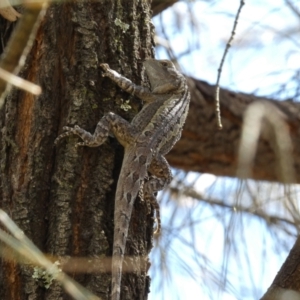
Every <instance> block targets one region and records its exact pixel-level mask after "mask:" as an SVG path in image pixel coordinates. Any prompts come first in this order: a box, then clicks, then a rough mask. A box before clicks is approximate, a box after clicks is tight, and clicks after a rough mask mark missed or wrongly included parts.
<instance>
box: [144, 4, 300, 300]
mask: <svg viewBox="0 0 300 300" xmlns="http://www.w3.org/2000/svg"><path fill="white" fill-rule="evenodd" d="M294 2H295V3H296V1H294ZM239 4H240V1H238V0H235V1H233V0H231V1H225V0H220V1H194V2H192V4H191V6H190V7H188V5H187V4H186V1H182V2H179V3H176V4H175V5H174V6H173V7H172V8H171V9H169V10H167V11H165V12H164V13H163V14H162V16H158V17H156V18H154V20H153V22H154V25H155V26H156V29H157V35H158V42H159V43H161V44H163V45H167V43H170V48H171V49H172V50H173V51H174V52H173V54H174V55H175V56H176V57H177V56H180V58H179V62H180V66H181V68H182V71H183V72H184V73H185V74H187V75H190V76H193V77H195V78H199V79H202V80H205V81H208V82H209V83H212V84H214V83H215V82H216V79H217V69H218V67H219V64H220V61H221V57H222V55H223V52H224V48H225V45H226V42H227V40H228V39H229V37H230V34H231V30H232V28H233V22H234V17H235V14H236V12H237V10H238V7H239ZM298 9H299V11H300V4H298ZM191 17H192V20H193V29H191V28H192V26H191ZM161 21H162V22H163V24H165V26H164V31H163V30H161V29H160V22H161ZM299 33H300V20H299V18H297V17H296V16H295V15H294V14H293V13H291V11H290V10H289V9H287V7H286V5H285V2H284V1H280V0H272V1H271V0H264V1H259V0H252V1H246V5H245V6H244V7H243V9H242V12H241V16H240V19H239V21H238V27H237V30H236V34H235V39H234V42H233V45H232V47H231V48H230V50H229V54H228V56H227V58H226V62H225V64H224V68H223V72H222V75H221V86H222V87H225V88H228V89H231V90H235V91H241V92H245V93H255V94H256V95H261V96H269V97H274V99H287V98H289V97H293V96H294V94H295V84H294V83H293V81H292V80H291V78H292V76H294V74H296V72H297V71H298V70H299V67H300V39H299ZM167 38H168V39H167ZM191 48H194V50H193V51H192V52H191V53H187V52H188V51H187V50H189V49H191ZM168 54H170V51H169V53H168V51H167V50H166V48H164V47H162V46H159V47H157V51H156V56H157V58H160V59H162V58H168V57H169V55H168ZM298 77H299V75H298ZM298 79H299V78H298ZM284 84H286V86H285V89H282V92H281V93H278V90H279V88H280V87H282V86H283V85H284ZM296 100H297V99H296ZM198 177H199V174H195V173H191V174H189V175H188V177H187V179H186V180H187V182H189V183H193V182H194V185H193V186H194V187H195V188H196V189H197V191H198V192H199V193H202V194H210V195H213V196H214V197H217V198H218V199H224V198H223V197H224V195H226V197H227V198H226V200H227V201H233V199H235V198H236V197H237V195H236V192H237V190H238V187H239V182H238V181H237V180H233V179H228V178H219V179H216V177H215V176H213V175H208V174H204V175H202V176H200V177H199V178H198ZM216 180H217V183H216ZM249 185H250V188H251V182H250V184H249ZM252 186H253V188H255V189H257V185H256V184H254V183H253V184H252ZM261 189H262V191H263V192H262V193H261V194H260V196H259V197H260V198H261V201H266V202H267V201H268V199H270V197H271V195H272V196H274V195H277V196H278V197H277V198H278V199H279V200H278V202H276V204H275V203H273V205H271V206H270V207H269V209H273V210H274V211H275V212H277V211H278V210H279V211H283V208H282V207H281V206H280V205H281V204H282V203H281V202H280V201H281V200H280V199H281V197H282V198H283V190H282V188H281V187H280V185H273V186H272V187H270V185H268V184H266V183H262V188H261ZM161 197H162V204H161V215H162V223H163V225H165V226H166V228H167V229H166V230H165V232H164V233H163V235H164V236H163V239H164V242H162V243H161V247H162V249H158V250H157V248H155V249H154V251H153V252H152V261H153V262H152V265H153V267H152V269H151V276H152V288H151V290H152V292H151V293H150V297H149V299H150V300H154V299H179V300H182V299H201V300H206V299H216V300H218V299H222V300H236V299H237V298H236V296H233V295H232V294H236V291H234V292H232V293H221V292H219V293H217V288H216V284H215V285H214V283H213V282H214V279H215V277H216V276H217V274H216V273H209V272H208V271H207V270H208V269H209V268H207V269H205V267H206V266H213V267H214V268H215V270H216V272H217V270H220V269H221V270H222V266H227V265H228V266H230V268H229V269H228V270H227V272H228V273H226V276H227V277H228V278H230V280H231V282H232V283H233V286H230V284H228V283H227V285H226V286H227V288H228V289H229V290H236V289H237V290H238V291H237V293H238V294H240V295H241V298H240V299H243V300H244V299H245V300H247V299H249V300H250V299H258V298H259V297H261V296H262V294H263V293H264V292H265V291H266V289H267V288H268V286H269V285H270V284H271V282H272V281H273V279H274V276H275V275H276V273H277V272H278V270H279V268H280V266H281V264H282V263H283V261H284V260H285V258H286V255H287V252H288V249H289V248H290V247H291V246H292V245H293V240H292V239H287V240H286V241H285V242H286V247H283V246H280V245H276V243H275V240H276V239H275V238H274V235H276V238H278V239H280V238H281V237H282V238H285V239H286V237H285V236H284V234H283V233H281V232H280V231H276V228H275V229H274V231H271V232H269V231H267V230H266V224H264V223H263V222H261V221H258V220H257V219H253V218H250V217H245V218H243V219H242V218H239V216H235V217H231V215H230V214H225V215H222V212H221V211H220V216H219V217H216V211H215V210H212V209H211V208H210V207H205V206H204V205H200V204H199V202H197V201H195V200H193V199H187V198H184V199H182V202H181V203H175V204H174V203H172V202H171V201H168V200H167V199H168V197H167V195H161ZM245 197H246V196H243V198H244V199H243V201H246V200H247V199H246V200H245ZM297 201H298V198H297ZM174 211H176V213H174ZM186 220H193V221H194V222H195V223H196V222H199V224H197V223H196V225H195V226H194V231H192V230H191V229H190V227H189V226H186V225H187V222H186ZM170 224H171V226H170ZM224 224H226V225H227V226H228V227H227V228H230V229H232V232H229V234H227V235H226V232H224ZM229 225H230V226H229ZM172 226H173V227H174V228H182V229H181V230H180V233H179V235H178V236H177V235H174V232H173V231H172ZM231 235H232V236H231ZM232 238H236V239H240V240H241V242H240V243H238V244H237V245H235V244H232V245H233V246H232V247H231V249H228V248H226V249H225V248H224V240H226V239H232ZM184 243H186V244H189V243H193V246H194V248H195V249H196V252H197V254H200V258H197V259H198V261H197V259H196V258H195V255H196V254H195V252H194V253H193V252H192V251H190V247H189V245H186V246H185V245H184ZM229 244H230V243H229ZM164 247H166V248H168V255H169V256H170V257H167V258H165V260H166V267H165V268H164V273H163V275H162V277H160V275H159V274H158V273H157V272H155V268H156V267H157V266H158V265H159V264H160V260H159V259H158V257H159V256H160V255H163V254H162V253H163V251H160V250H163V249H164ZM229 248H230V247H229ZM224 249H225V250H224ZM224 251H225V252H228V253H229V254H228V255H227V256H226V255H225V262H224ZM266 251H267V252H266ZM241 254H242V255H241ZM226 259H227V262H226ZM182 260H183V261H184V262H185V263H186V265H184V266H182V265H180V264H181V261H182ZM249 266H250V267H251V268H250V269H251V272H252V273H250V271H249V270H250V269H249ZM184 269H186V271H183V270H184ZM210 269H212V268H210ZM223 269H224V268H223ZM224 272H225V271H224ZM188 273H192V274H188ZM191 275H192V276H191ZM223 275H224V276H223V277H226V276H225V273H224V274H223ZM192 277H194V279H191V278H192ZM171 278H172V280H171ZM161 280H162V281H164V282H165V283H167V284H166V286H163V287H162V286H160V285H159V283H160V282H161ZM210 293H211V294H210Z"/></svg>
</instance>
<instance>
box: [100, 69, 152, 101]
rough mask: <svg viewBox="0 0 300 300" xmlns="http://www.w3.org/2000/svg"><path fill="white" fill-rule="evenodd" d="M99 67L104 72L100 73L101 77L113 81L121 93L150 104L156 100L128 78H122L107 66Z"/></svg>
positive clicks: (147, 91) (149, 92)
mask: <svg viewBox="0 0 300 300" xmlns="http://www.w3.org/2000/svg"><path fill="white" fill-rule="evenodd" d="M100 67H101V68H102V69H103V70H104V71H105V72H104V73H102V76H103V77H109V78H110V79H111V80H112V81H114V82H115V83H116V84H117V85H118V86H119V87H120V88H121V89H122V90H123V91H125V92H127V93H129V94H131V95H136V96H137V97H139V98H140V99H141V100H143V101H145V102H147V103H150V102H153V101H155V100H157V98H156V97H155V95H154V94H153V93H152V92H151V91H150V90H149V89H148V88H146V87H144V86H140V85H136V84H134V83H133V82H132V81H131V80H129V79H128V78H126V77H124V76H122V75H121V74H119V73H118V72H116V71H114V70H112V69H110V67H109V65H108V64H101V65H100Z"/></svg>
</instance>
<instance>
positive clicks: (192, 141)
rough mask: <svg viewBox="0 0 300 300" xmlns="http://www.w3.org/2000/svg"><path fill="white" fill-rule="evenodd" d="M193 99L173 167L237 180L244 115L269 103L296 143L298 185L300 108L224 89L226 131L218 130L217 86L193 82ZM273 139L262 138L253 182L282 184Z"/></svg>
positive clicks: (174, 152)
mask: <svg viewBox="0 0 300 300" xmlns="http://www.w3.org/2000/svg"><path fill="white" fill-rule="evenodd" d="M190 87H191V92H192V99H191V104H190V110H189V115H188V117H187V121H186V124H185V126H184V130H183V134H182V138H181V140H180V141H179V142H178V143H177V144H176V145H175V147H174V148H173V150H172V151H171V152H170V153H169V155H168V156H167V159H168V161H169V162H170V164H171V165H172V166H173V167H176V168H179V169H183V170H186V171H196V172H203V173H204V172H206V173H211V174H215V175H220V176H231V177H235V176H236V172H237V162H238V147H239V141H240V135H241V129H242V124H243V115H244V112H245V110H246V109H247V108H248V107H249V105H250V104H251V103H254V102H267V103H268V104H271V105H272V106H273V107H274V108H276V110H278V111H279V112H280V113H281V114H282V115H283V118H284V119H285V120H286V124H287V125H288V128H289V133H290V136H291V139H292V143H293V153H292V155H293V157H292V158H293V162H294V169H295V171H296V172H295V174H296V176H295V178H294V182H297V183H299V182H300V172H299V170H300V147H299V145H300V130H299V128H300V118H299V111H300V104H299V103H296V102H292V101H290V100H287V101H276V100H272V99H266V98H260V97H256V96H254V95H251V94H244V93H236V92H233V91H229V90H226V89H222V90H221V93H220V97H221V114H222V122H223V130H218V129H217V122H216V118H215V108H214V89H215V87H214V86H213V85H210V84H208V83H207V82H205V81H201V80H197V79H193V78H190ZM273 142H274V141H273V139H272V138H270V136H268V135H266V134H262V136H261V138H260V141H259V145H258V149H257V153H256V158H255V161H254V166H253V169H252V174H250V175H251V178H253V179H258V180H267V181H279V182H281V181H282V174H281V170H280V168H279V166H278V153H276V149H275V148H274V146H273Z"/></svg>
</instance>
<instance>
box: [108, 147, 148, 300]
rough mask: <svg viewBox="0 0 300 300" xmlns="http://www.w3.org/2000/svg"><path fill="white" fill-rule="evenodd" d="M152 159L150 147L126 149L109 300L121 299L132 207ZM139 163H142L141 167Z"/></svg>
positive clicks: (121, 178)
mask: <svg viewBox="0 0 300 300" xmlns="http://www.w3.org/2000/svg"><path fill="white" fill-rule="evenodd" d="M137 150H138V151H137ZM139 153H141V154H139ZM151 156H152V154H151V150H149V148H148V149H146V148H139V149H136V148H135V149H132V151H131V149H125V154H124V159H123V165H122V169H121V173H120V176H119V180H118V185H117V191H116V200H115V213H114V223H115V224H114V228H115V229H114V244H113V256H112V297H111V299H112V300H120V294H121V278H122V265H123V261H124V253H125V246H126V240H127V235H128V228H129V222H130V218H131V213H132V208H133V204H134V201H135V199H136V197H137V195H138V193H139V190H140V187H141V184H142V182H143V180H144V178H145V177H146V175H147V169H148V165H149V163H150V161H151ZM141 162H143V163H142V164H141Z"/></svg>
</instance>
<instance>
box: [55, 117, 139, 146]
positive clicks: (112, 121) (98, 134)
mask: <svg viewBox="0 0 300 300" xmlns="http://www.w3.org/2000/svg"><path fill="white" fill-rule="evenodd" d="M63 130H65V131H66V132H64V133H62V134H61V135H59V136H58V137H57V138H56V140H55V142H54V143H55V144H57V143H58V142H59V141H60V140H61V139H62V138H65V137H67V136H70V135H74V134H75V135H78V136H79V137H80V138H81V139H82V140H83V142H79V143H77V144H76V147H77V146H87V147H98V146H100V145H101V144H103V143H104V142H105V141H106V140H107V137H108V136H109V134H110V133H112V134H114V136H115V137H116V138H117V140H118V141H119V142H120V144H122V145H123V146H126V145H128V144H130V143H131V142H132V141H133V139H134V136H135V134H136V129H135V128H134V127H133V126H132V125H131V124H130V123H128V122H127V121H126V120H124V119H123V118H121V117H120V116H118V115H116V114H114V113H111V112H110V113H108V114H107V115H105V116H104V117H103V118H102V119H101V120H100V121H99V122H98V124H97V127H96V129H95V132H94V134H91V133H89V132H87V131H85V130H84V129H82V128H80V127H79V126H78V125H75V126H74V128H72V127H68V126H65V127H63Z"/></svg>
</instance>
